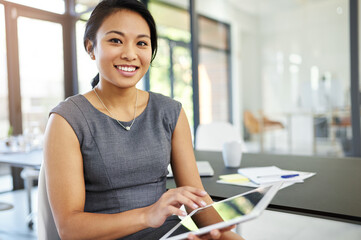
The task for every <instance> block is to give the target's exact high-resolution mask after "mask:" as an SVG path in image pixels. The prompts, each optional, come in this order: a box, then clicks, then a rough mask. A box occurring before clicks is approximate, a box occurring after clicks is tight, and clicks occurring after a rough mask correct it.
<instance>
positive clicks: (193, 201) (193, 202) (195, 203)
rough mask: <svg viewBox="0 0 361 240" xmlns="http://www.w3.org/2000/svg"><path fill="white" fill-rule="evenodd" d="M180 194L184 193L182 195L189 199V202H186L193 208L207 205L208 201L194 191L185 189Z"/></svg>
mask: <svg viewBox="0 0 361 240" xmlns="http://www.w3.org/2000/svg"><path fill="white" fill-rule="evenodd" d="M180 194H182V196H184V197H186V198H187V199H188V200H187V202H186V203H184V204H185V205H186V206H188V207H190V208H192V209H196V208H199V207H205V206H206V205H207V203H206V202H205V201H204V200H203V199H202V198H200V197H198V196H197V195H195V194H193V193H192V192H189V191H186V190H183V191H181V193H180Z"/></svg>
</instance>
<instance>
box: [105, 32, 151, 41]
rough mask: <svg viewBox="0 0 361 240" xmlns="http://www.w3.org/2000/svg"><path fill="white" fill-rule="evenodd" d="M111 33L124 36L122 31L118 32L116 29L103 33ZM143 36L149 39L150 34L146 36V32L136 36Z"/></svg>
mask: <svg viewBox="0 0 361 240" xmlns="http://www.w3.org/2000/svg"><path fill="white" fill-rule="evenodd" d="M111 33H115V34H118V35H120V36H123V37H124V36H125V34H124V33H123V32H119V31H116V30H112V31H109V32H107V33H106V34H105V35H108V34H111ZM143 37H146V38H149V39H150V36H148V35H147V34H139V35H138V36H137V38H143Z"/></svg>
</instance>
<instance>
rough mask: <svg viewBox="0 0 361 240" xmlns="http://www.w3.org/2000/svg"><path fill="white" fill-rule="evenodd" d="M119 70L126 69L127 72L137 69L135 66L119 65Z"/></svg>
mask: <svg viewBox="0 0 361 240" xmlns="http://www.w3.org/2000/svg"><path fill="white" fill-rule="evenodd" d="M118 69H119V70H122V71H125V72H134V71H135V67H123V66H118Z"/></svg>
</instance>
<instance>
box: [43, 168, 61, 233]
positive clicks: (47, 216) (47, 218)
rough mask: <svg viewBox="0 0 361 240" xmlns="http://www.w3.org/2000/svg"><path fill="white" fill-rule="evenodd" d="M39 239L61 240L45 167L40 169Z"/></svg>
mask: <svg viewBox="0 0 361 240" xmlns="http://www.w3.org/2000/svg"><path fill="white" fill-rule="evenodd" d="M38 239H39V240H53V239H60V237H59V234H58V230H57V229H56V226H55V222H54V217H53V213H52V212H51V208H50V204H49V198H48V191H47V190H46V179H45V169H44V165H43V166H41V168H40V173H39V180H38Z"/></svg>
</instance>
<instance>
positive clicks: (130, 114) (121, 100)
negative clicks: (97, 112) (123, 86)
mask: <svg viewBox="0 0 361 240" xmlns="http://www.w3.org/2000/svg"><path fill="white" fill-rule="evenodd" d="M93 91H94V93H95V95H96V97H97V98H98V100H99V103H100V105H99V106H100V109H103V110H101V111H103V112H104V113H106V114H109V115H110V116H111V117H112V118H115V119H117V120H121V121H130V120H132V119H133V122H134V119H135V117H136V109H137V102H138V90H137V89H136V88H135V87H134V88H131V89H128V91H126V92H124V91H123V94H121V95H114V93H109V92H107V91H104V89H101V88H99V87H95V88H94V89H93ZM118 94H120V93H118ZM133 95H135V96H134V97H133ZM111 103H113V104H111Z"/></svg>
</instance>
